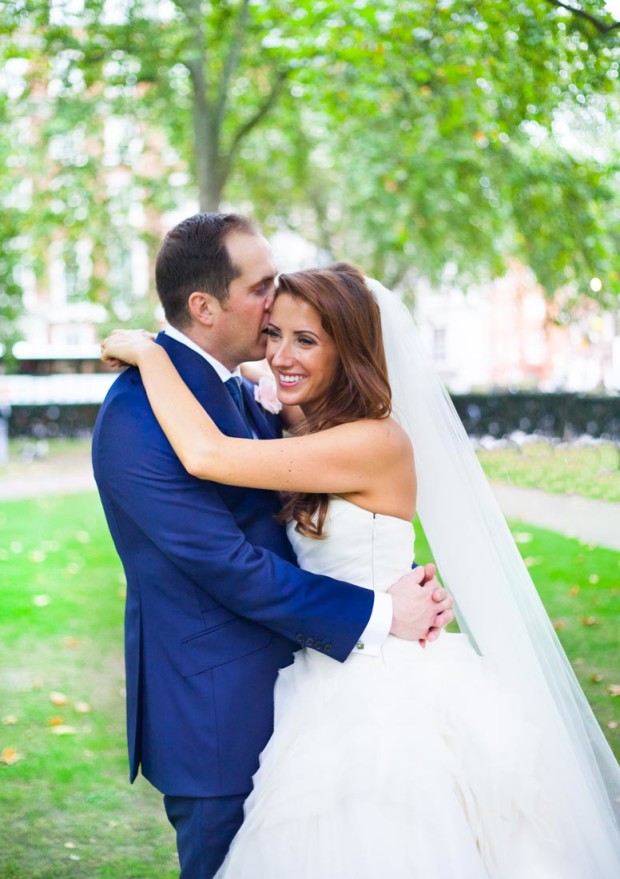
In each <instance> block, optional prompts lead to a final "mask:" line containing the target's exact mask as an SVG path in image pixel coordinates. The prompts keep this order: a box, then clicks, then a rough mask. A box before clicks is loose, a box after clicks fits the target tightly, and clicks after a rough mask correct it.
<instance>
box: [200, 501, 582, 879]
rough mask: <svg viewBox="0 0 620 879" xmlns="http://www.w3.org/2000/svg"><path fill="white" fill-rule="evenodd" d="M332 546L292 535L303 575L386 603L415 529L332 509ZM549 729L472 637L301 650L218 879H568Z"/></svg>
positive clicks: (280, 687)
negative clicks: (374, 653)
mask: <svg viewBox="0 0 620 879" xmlns="http://www.w3.org/2000/svg"><path fill="white" fill-rule="evenodd" d="M325 530H326V533H327V537H326V538H325V539H324V540H311V539H309V538H305V537H301V536H300V535H298V534H297V533H296V532H295V531H294V530H293V529H292V528H291V529H289V537H290V540H291V542H292V543H293V545H294V548H295V550H296V552H297V556H298V559H299V564H300V566H301V567H302V568H304V569H306V570H309V571H314V572H316V573H320V574H327V575H329V576H332V577H337V578H338V579H342V580H348V581H349V582H352V583H355V584H357V585H359V586H362V587H365V588H367V589H373V590H376V591H385V590H386V589H387V588H388V587H389V586H390V585H391V584H392V583H394V582H395V581H396V580H397V579H398V578H399V577H400V576H401V575H402V574H403V573H406V572H407V571H408V570H409V569H410V567H411V563H412V560H413V533H412V528H411V525H410V524H409V523H407V522H405V521H403V520H401V519H396V518H393V517H391V516H384V515H376V514H373V513H369V512H367V511H365V510H363V509H361V508H360V507H356V506H353V505H352V504H351V503H349V502H347V501H345V500H342V499H340V498H332V499H331V501H330V504H329V511H328V516H327V520H326V526H325ZM539 735H540V731H538V730H537V729H536V728H535V726H533V725H532V724H531V723H530V722H529V721H528V720H527V719H526V718H525V717H524V716H523V712H522V709H521V707H520V705H519V702H518V700H517V699H515V698H513V697H512V696H511V694H510V693H509V692H508V690H507V688H505V687H504V686H502V683H501V681H499V680H498V679H497V677H496V676H495V675H494V673H493V671H492V670H491V669H489V668H487V667H486V666H485V663H484V661H483V660H482V659H481V658H480V657H479V656H478V655H477V653H476V652H475V651H474V650H473V649H472V647H471V646H470V644H469V641H468V639H467V638H466V636H464V635H460V634H449V633H443V634H442V635H441V637H440V638H439V640H438V641H436V642H434V643H432V644H429V645H428V646H427V647H426V648H422V647H421V646H420V645H419V644H418V643H413V642H405V641H400V640H398V639H396V638H393V637H391V636H390V637H388V639H387V641H386V643H385V645H384V647H383V649H382V654H381V656H380V657H376V658H373V657H369V656H364V655H363V654H357V653H356V654H352V655H351V656H350V657H349V658H348V659H347V660H346V662H344V663H338V662H336V661H334V660H333V659H330V658H328V657H327V656H325V655H323V654H321V653H317V652H316V651H313V650H306V649H304V650H302V651H300V652H299V653H297V654H296V657H295V662H294V663H293V665H291V666H289V667H288V668H285V669H284V670H283V671H281V672H280V676H279V678H278V682H277V686H276V718H275V731H274V734H273V737H272V738H271V740H270V741H269V743H268V745H267V747H266V748H265V750H264V752H263V754H262V756H261V765H260V769H259V771H258V772H257V774H256V776H255V777H254V790H253V792H252V794H251V795H250V797H249V798H248V800H247V802H246V817H245V821H244V824H243V826H242V828H241V829H240V831H239V833H238V834H237V836H236V838H235V840H234V842H233V844H232V847H231V849H230V852H229V854H228V857H227V859H226V861H225V863H224V865H223V867H222V868H221V870H220V872H219V873H218V876H217V879H292V877H295V879H568V877H572V876H573V873H572V869H571V865H570V864H565V863H562V861H563V858H562V852H561V851H560V850H558V849H557V848H556V846H555V845H554V841H553V837H554V833H553V814H554V809H553V803H552V802H549V801H547V797H546V792H545V791H543V790H541V789H540V786H539V785H538V784H537V780H536V779H537V772H536V761H537V742H538V740H539Z"/></svg>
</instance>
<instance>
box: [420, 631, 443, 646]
mask: <svg viewBox="0 0 620 879" xmlns="http://www.w3.org/2000/svg"><path fill="white" fill-rule="evenodd" d="M440 633H441V629H435V628H433V629H429V630H428V632H427V633H426V638H425V639H424V640H425V641H426V642H427V643H430V642H431V641H436V640H437V638H439V635H440Z"/></svg>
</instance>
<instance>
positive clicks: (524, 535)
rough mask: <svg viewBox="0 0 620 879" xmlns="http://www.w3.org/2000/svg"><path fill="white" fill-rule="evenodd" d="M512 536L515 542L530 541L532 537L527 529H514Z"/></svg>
mask: <svg viewBox="0 0 620 879" xmlns="http://www.w3.org/2000/svg"><path fill="white" fill-rule="evenodd" d="M512 536H513V537H514V541H515V543H531V542H532V539H533V538H532V535H531V534H530V533H529V531H516V532H515V533H514V534H513V535H512Z"/></svg>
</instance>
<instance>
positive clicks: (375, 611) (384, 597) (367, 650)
mask: <svg viewBox="0 0 620 879" xmlns="http://www.w3.org/2000/svg"><path fill="white" fill-rule="evenodd" d="M392 615H393V609H392V596H391V595H388V594H387V592H375V601H374V604H373V606H372V613H371V614H370V619H369V620H368V624H367V626H366V628H365V629H364V631H363V632H362V634H361V635H360V638H359V641H358V642H357V645H356V646H355V647H354V648H353V650H352V652H353V653H361V654H362V655H364V654H365V655H366V656H379V654H380V653H381V648H382V647H383V642H384V641H385V639H386V638H387V636H388V635H389V633H390V629H391V628H392Z"/></svg>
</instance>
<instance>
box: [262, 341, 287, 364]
mask: <svg viewBox="0 0 620 879" xmlns="http://www.w3.org/2000/svg"><path fill="white" fill-rule="evenodd" d="M267 359H268V360H269V362H270V364H271V365H272V366H276V367H286V366H290V364H291V363H292V362H293V357H292V354H291V349H290V346H289V344H288V343H287V342H285V341H284V340H280V341H279V342H277V343H276V344H275V345H274V346H273V348H271V350H268V351H267Z"/></svg>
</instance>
